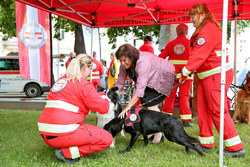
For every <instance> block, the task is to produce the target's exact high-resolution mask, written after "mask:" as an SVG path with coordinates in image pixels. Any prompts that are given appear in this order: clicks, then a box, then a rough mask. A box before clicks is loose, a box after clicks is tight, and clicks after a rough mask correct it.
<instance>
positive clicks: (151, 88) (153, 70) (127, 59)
mask: <svg viewBox="0 0 250 167" xmlns="http://www.w3.org/2000/svg"><path fill="white" fill-rule="evenodd" d="M115 55H116V58H117V59H119V60H120V63H121V66H120V72H119V75H118V79H117V82H116V84H115V86H116V87H118V88H119V90H120V91H122V90H123V87H124V85H125V80H126V78H127V76H129V77H130V78H131V79H133V81H134V82H136V91H135V94H134V95H133V97H132V99H131V100H130V101H129V103H128V105H127V106H126V107H125V108H124V110H123V111H122V112H121V114H120V115H119V117H120V118H124V117H125V115H126V114H127V111H128V110H130V108H131V107H132V106H134V105H135V103H136V102H137V101H138V100H139V99H140V100H141V104H142V106H143V107H144V108H145V109H148V110H154V111H160V110H159V108H158V104H159V103H161V102H162V101H164V99H165V98H166V96H168V95H169V94H170V92H168V93H166V92H167V91H168V90H170V89H171V88H172V87H173V84H174V79H175V68H174V66H173V65H172V64H171V63H169V62H168V61H166V60H164V59H161V58H159V57H157V56H155V55H154V54H152V53H149V52H139V51H138V50H137V49H136V48H134V47H133V46H131V45H130V44H124V45H121V46H120V47H119V49H118V50H117V51H116V53H115ZM160 95H162V96H161V97H159V98H158V99H155V100H153V101H152V102H149V103H147V104H144V103H146V102H148V101H149V100H151V99H153V98H155V97H157V96H160ZM161 137H162V134H161V133H156V134H154V140H153V141H152V143H159V142H160V140H161Z"/></svg>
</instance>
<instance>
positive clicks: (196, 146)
mask: <svg viewBox="0 0 250 167" xmlns="http://www.w3.org/2000/svg"><path fill="white" fill-rule="evenodd" d="M194 147H195V148H196V149H198V150H199V151H201V152H204V151H206V152H210V151H212V150H213V149H214V148H208V147H203V146H201V145H199V144H197V145H195V146H194Z"/></svg>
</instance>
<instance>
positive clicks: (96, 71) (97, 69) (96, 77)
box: [88, 51, 104, 89]
mask: <svg viewBox="0 0 250 167" xmlns="http://www.w3.org/2000/svg"><path fill="white" fill-rule="evenodd" d="M103 73H104V70H103V67H102V64H101V63H100V62H99V61H98V60H96V52H95V51H94V52H93V68H92V83H93V85H94V86H95V88H96V89H97V86H98V85H100V76H101V75H103ZM88 80H90V78H88Z"/></svg>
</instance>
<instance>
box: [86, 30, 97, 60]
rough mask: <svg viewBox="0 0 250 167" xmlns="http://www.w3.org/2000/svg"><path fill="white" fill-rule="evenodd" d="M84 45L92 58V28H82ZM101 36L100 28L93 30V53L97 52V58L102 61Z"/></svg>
mask: <svg viewBox="0 0 250 167" xmlns="http://www.w3.org/2000/svg"><path fill="white" fill-rule="evenodd" d="M82 31H83V36H84V43H85V48H86V52H87V54H88V55H90V56H91V28H89V27H86V26H82ZM100 40H101V39H100V35H99V30H98V28H94V29H93V51H95V52H96V58H97V59H98V60H100V59H101V46H100Z"/></svg>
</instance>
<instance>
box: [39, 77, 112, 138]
mask: <svg viewBox="0 0 250 167" xmlns="http://www.w3.org/2000/svg"><path fill="white" fill-rule="evenodd" d="M89 110H91V111H96V112H99V113H100V114H105V113H107V112H108V110H109V102H108V100H107V99H103V98H102V97H101V96H100V95H99V93H97V92H96V89H95V88H94V86H93V84H92V83H90V82H88V81H86V80H85V79H84V78H81V81H80V82H79V80H77V79H74V80H70V81H68V80H67V79H66V75H64V76H63V77H61V78H60V79H59V80H58V81H57V82H56V83H55V84H54V86H53V87H52V88H51V90H50V92H49V95H48V98H47V102H46V106H45V107H44V110H43V112H42V114H41V116H40V118H39V120H38V128H39V132H40V134H43V135H52V136H62V135H65V134H72V133H74V132H75V131H76V130H77V128H78V127H79V125H80V124H82V122H83V120H84V119H85V118H86V115H87V114H88V113H89Z"/></svg>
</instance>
